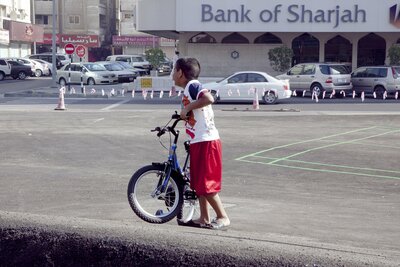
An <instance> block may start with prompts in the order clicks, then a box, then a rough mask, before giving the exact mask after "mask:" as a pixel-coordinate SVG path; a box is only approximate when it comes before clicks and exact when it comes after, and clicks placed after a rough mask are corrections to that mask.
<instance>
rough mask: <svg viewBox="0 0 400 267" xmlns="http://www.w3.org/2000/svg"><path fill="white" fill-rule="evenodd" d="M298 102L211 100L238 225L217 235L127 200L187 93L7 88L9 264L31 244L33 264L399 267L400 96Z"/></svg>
mask: <svg viewBox="0 0 400 267" xmlns="http://www.w3.org/2000/svg"><path fill="white" fill-rule="evenodd" d="M294 100H297V101H294V102H287V103H281V104H279V105H272V106H267V105H261V107H260V110H253V109H252V105H251V103H247V104H236V103H228V104H218V105H215V106H214V110H215V114H216V123H217V127H218V129H219V131H220V134H221V137H222V141H223V155H224V183H223V191H222V193H221V197H222V200H223V202H224V205H225V206H226V209H227V212H228V214H229V216H230V218H231V221H232V225H231V227H230V228H229V230H228V231H223V232H219V231H217V232H214V231H210V230H204V229H192V228H185V227H180V226H178V225H177V224H176V222H175V221H171V222H169V223H167V224H164V225H152V224H148V223H145V222H143V221H141V220H140V219H139V218H137V217H136V216H135V215H134V214H133V212H132V211H131V210H130V207H129V204H128V202H127V199H126V186H127V183H128V181H129V178H130V176H131V175H132V174H133V172H134V171H135V170H136V169H138V168H140V167H141V166H143V165H146V164H149V163H151V162H153V161H160V160H164V159H165V158H166V153H167V152H166V150H164V149H163V148H162V146H160V144H159V143H158V140H157V138H155V136H153V135H152V133H150V131H149V130H150V129H152V128H154V127H155V126H161V125H163V124H164V123H165V122H166V121H167V119H168V117H169V116H170V114H171V113H172V112H173V111H174V110H177V109H179V99H178V98H168V99H165V101H163V100H162V99H161V100H160V99H159V98H154V99H147V100H144V99H143V98H139V97H135V98H133V99H132V97H131V96H121V95H120V96H118V95H117V96H115V97H110V98H98V99H96V98H83V97H77V98H74V97H70V98H66V99H65V101H66V107H67V110H65V111H55V110H54V107H55V106H56V105H57V97H31V98H27V97H23V96H13V97H3V98H0V114H1V116H0V118H1V119H0V140H2V141H1V142H0V150H1V151H2V153H1V161H0V169H1V172H0V210H1V211H0V225H1V232H0V233H1V237H2V242H1V243H0V255H3V256H0V262H7V263H9V265H14V266H15V265H18V264H16V263H18V258H19V259H21V254H20V255H18V257H17V256H16V254H15V251H17V250H18V249H19V251H21V248H20V247H18V246H17V245H18V244H21V242H22V241H23V242H22V243H23V244H27V243H28V244H30V246H28V248H31V250H28V249H27V250H22V251H23V255H24V256H23V257H22V258H23V259H25V261H20V262H22V263H27V264H28V263H32V262H33V259H35V258H36V259H39V260H42V261H39V262H41V263H46V264H47V265H49V264H51V262H53V263H55V265H63V264H61V263H62V262H63V260H66V258H68V257H69V259H73V258H74V257H75V258H76V257H78V258H79V261H78V262H72V263H71V262H70V261H64V263H68V264H64V265H71V266H72V265H75V266H84V265H88V264H94V265H97V266H109V265H113V263H114V265H115V264H116V265H129V264H132V262H133V261H135V262H137V263H138V265H142V266H146V265H147V266H149V265H153V266H156V265H157V266H167V265H181V266H192V265H199V266H206V265H207V266H210V265H211V264H212V261H213V260H215V261H216V262H217V265H220V266H235V265H236V266H262V265H264V266H399V263H400V251H399V248H400V231H399V230H400V227H399V224H398V222H399V220H400V212H399V209H398V207H399V205H400V197H399V193H400V168H399V164H398V162H399V157H398V155H399V153H398V152H399V149H400V147H399V142H398V140H399V137H400V117H399V114H400V112H399V104H400V103H399V102H397V101H395V100H389V101H388V102H384V103H382V102H376V101H375V100H370V101H371V102H372V103H365V102H363V103H361V102H356V101H357V100H352V99H344V100H341V101H343V102H340V103H337V102H336V103H333V102H332V100H328V99H327V100H326V101H325V102H323V101H320V102H319V103H315V102H313V101H311V99H310V98H296V99H294ZM352 101H355V102H352ZM163 141H164V142H167V143H168V139H165V140H163ZM46 237H48V238H47V239H46ZM29 240H30V243H29ZM54 247H56V248H58V250H57V249H54ZM144 248H146V249H144ZM85 249H86V250H85ZM29 251H30V253H29ZM32 251H34V252H36V253H37V255H38V256H37V257H35V256H34V255H32V254H34V253H32ZM61 251H64V252H63V253H64V254H63V253H62V252H61ZM82 251H87V253H86V254H84V253H83V254H82ZM99 251H100V252H99ZM20 253H21V252H20ZM24 253H25V254H24ZM46 253H47V254H46ZM46 255H47V256H46ZM82 255H83V256H82ZM211 259H212V260H211ZM74 263H75V264H74ZM118 263H119V264H118ZM139 263H140V264H139ZM173 263H175V264H173ZM46 264H44V265H46ZM3 265H4V266H8V264H3ZM22 265H24V264H22ZM28 265H29V264H28ZM214 265H215V264H214Z"/></svg>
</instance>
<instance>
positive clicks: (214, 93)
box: [211, 91, 219, 103]
mask: <svg viewBox="0 0 400 267" xmlns="http://www.w3.org/2000/svg"><path fill="white" fill-rule="evenodd" d="M211 95H212V97H213V98H214V103H217V102H218V100H219V96H218V95H217V91H211Z"/></svg>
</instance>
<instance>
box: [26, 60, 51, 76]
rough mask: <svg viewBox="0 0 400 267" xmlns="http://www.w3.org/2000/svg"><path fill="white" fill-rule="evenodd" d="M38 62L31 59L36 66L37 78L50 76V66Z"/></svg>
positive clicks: (35, 73)
mask: <svg viewBox="0 0 400 267" xmlns="http://www.w3.org/2000/svg"><path fill="white" fill-rule="evenodd" d="M38 60H40V59H38ZM38 60H35V59H30V61H32V62H33V63H34V64H35V71H34V75H35V76H36V77H41V76H42V75H45V76H47V75H49V73H50V71H49V67H48V65H47V64H46V63H42V62H39V61H38Z"/></svg>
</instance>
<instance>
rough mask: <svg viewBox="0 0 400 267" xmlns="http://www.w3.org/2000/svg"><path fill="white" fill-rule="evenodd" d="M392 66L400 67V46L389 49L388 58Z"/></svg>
mask: <svg viewBox="0 0 400 267" xmlns="http://www.w3.org/2000/svg"><path fill="white" fill-rule="evenodd" d="M387 57H388V58H389V64H390V65H399V64H400V46H399V45H396V44H394V45H392V46H391V47H390V48H389V51H388V56H387Z"/></svg>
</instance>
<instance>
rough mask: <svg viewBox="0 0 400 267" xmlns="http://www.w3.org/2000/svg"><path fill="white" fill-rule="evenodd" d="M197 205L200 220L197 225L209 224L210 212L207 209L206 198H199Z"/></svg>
mask: <svg viewBox="0 0 400 267" xmlns="http://www.w3.org/2000/svg"><path fill="white" fill-rule="evenodd" d="M199 205H200V218H199V223H205V224H208V223H210V212H209V209H208V201H207V198H206V196H199Z"/></svg>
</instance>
